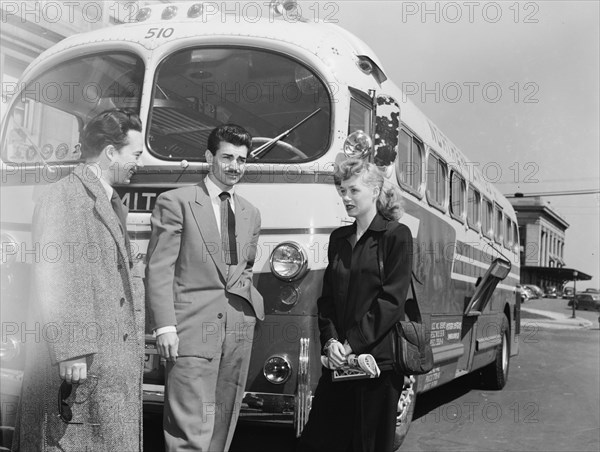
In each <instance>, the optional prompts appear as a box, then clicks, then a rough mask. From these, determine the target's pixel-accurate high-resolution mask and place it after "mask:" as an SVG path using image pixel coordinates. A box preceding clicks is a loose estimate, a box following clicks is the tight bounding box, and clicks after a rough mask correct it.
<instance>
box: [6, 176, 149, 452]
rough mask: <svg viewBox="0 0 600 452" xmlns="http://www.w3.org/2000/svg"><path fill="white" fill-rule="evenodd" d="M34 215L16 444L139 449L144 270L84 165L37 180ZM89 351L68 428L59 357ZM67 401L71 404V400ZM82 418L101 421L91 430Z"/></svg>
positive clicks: (40, 447) (50, 447) (29, 447)
mask: <svg viewBox="0 0 600 452" xmlns="http://www.w3.org/2000/svg"><path fill="white" fill-rule="evenodd" d="M41 188H42V189H43V193H42V194H41V196H40V197H39V199H38V200H37V203H36V208H35V212H34V218H33V244H34V245H33V246H34V247H35V248H37V249H38V250H39V251H40V252H39V255H37V256H36V259H35V262H34V264H33V283H34V284H33V288H34V290H33V292H34V294H33V300H32V301H31V303H32V305H31V307H30V311H31V314H30V319H29V325H27V327H26V328H27V331H31V332H32V334H30V335H28V336H27V337H26V347H27V362H26V367H25V375H24V381H23V390H22V393H23V394H22V404H21V419H20V422H19V424H20V425H19V427H20V433H21V434H20V435H15V436H16V437H17V439H19V438H20V447H21V450H23V451H29V450H44V451H46V450H93V451H113V450H122V451H128V452H130V451H139V450H141V449H142V428H141V427H142V376H143V367H144V315H145V313H144V295H143V284H142V276H143V274H137V275H136V273H135V271H134V270H135V269H133V268H132V267H131V266H130V262H129V259H128V254H127V250H126V247H125V240H124V235H123V231H122V230H121V225H120V222H119V220H118V218H117V216H116V215H115V213H114V211H113V210H112V207H111V204H110V201H109V199H108V197H107V196H106V191H105V190H104V188H103V187H102V185H101V184H100V182H99V180H98V179H97V177H96V176H95V174H94V173H93V172H91V171H88V170H86V166H85V165H79V166H77V167H76V168H75V169H74V171H73V173H72V174H70V175H68V176H66V177H65V178H63V179H61V180H60V181H59V182H57V183H53V184H50V185H45V186H41ZM82 356H87V358H88V359H87V363H88V375H89V374H92V375H94V376H95V377H96V378H92V377H90V378H88V381H87V382H86V383H84V384H81V385H77V386H73V393H72V399H73V400H72V399H71V398H70V399H68V402H69V404H70V406H71V409H72V411H73V419H72V421H73V422H84V423H85V425H69V424H66V423H64V422H62V421H61V420H60V419H59V418H58V416H57V414H58V408H57V397H58V390H59V387H60V384H61V382H62V380H61V379H60V378H59V372H58V362H60V361H65V360H69V359H74V358H78V357H82ZM73 402H74V403H73ZM89 423H99V424H100V427H92V426H90V425H89Z"/></svg>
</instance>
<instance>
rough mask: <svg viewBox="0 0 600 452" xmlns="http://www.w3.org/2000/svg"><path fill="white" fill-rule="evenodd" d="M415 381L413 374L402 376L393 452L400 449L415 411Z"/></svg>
mask: <svg viewBox="0 0 600 452" xmlns="http://www.w3.org/2000/svg"><path fill="white" fill-rule="evenodd" d="M416 386H417V383H416V380H415V377H414V376H410V377H404V387H403V388H402V394H400V400H399V401H398V415H397V416H396V435H395V437H394V452H396V451H398V450H400V446H401V445H402V443H403V442H404V438H406V435H407V434H408V428H409V427H410V422H411V421H412V417H413V413H414V411H415V404H416V400H417V394H415V389H416Z"/></svg>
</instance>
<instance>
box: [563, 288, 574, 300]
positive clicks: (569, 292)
mask: <svg viewBox="0 0 600 452" xmlns="http://www.w3.org/2000/svg"><path fill="white" fill-rule="evenodd" d="M574 294H575V289H574V288H573V287H565V288H564V289H563V295H562V297H563V298H568V299H570V298H573V295H574Z"/></svg>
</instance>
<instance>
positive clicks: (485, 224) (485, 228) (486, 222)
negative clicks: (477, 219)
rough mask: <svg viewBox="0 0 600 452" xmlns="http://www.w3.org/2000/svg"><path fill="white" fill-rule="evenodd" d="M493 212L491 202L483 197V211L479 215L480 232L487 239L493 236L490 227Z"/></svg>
mask: <svg viewBox="0 0 600 452" xmlns="http://www.w3.org/2000/svg"><path fill="white" fill-rule="evenodd" d="M493 214H494V210H493V208H492V203H491V202H490V201H489V200H488V199H484V201H483V213H482V217H481V232H483V235H484V236H486V237H487V238H488V239H491V238H492V237H493V235H492V234H493V227H492V217H493Z"/></svg>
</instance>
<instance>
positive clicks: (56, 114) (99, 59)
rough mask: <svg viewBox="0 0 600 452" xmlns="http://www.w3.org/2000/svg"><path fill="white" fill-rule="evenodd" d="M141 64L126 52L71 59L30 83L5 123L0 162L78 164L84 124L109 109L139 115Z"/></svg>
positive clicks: (21, 92)
mask: <svg viewBox="0 0 600 452" xmlns="http://www.w3.org/2000/svg"><path fill="white" fill-rule="evenodd" d="M143 79H144V64H143V62H142V60H141V58H139V57H138V56H136V55H134V54H130V53H126V52H104V53H99V54H94V55H89V56H85V57H80V58H75V59H71V60H68V61H64V62H62V63H59V64H57V65H56V66H53V67H52V68H51V69H49V70H47V71H46V72H44V73H42V74H41V75H39V76H36V77H34V78H33V79H32V80H31V81H30V82H28V83H27V85H26V86H23V87H22V89H21V90H20V92H19V93H18V94H17V95H18V96H19V97H18V98H17V99H16V100H15V102H14V103H13V105H12V107H11V109H10V111H9V113H8V114H7V117H6V121H5V124H6V131H5V135H4V136H5V139H4V143H2V159H3V160H4V161H5V162H12V163H25V164H28V163H71V162H76V161H78V160H80V158H81V151H80V146H79V136H80V133H81V131H82V129H83V127H84V126H85V124H86V123H87V122H88V121H89V120H90V119H91V118H93V117H94V116H96V115H97V114H99V113H101V112H103V111H104V110H108V109H111V108H126V109H130V110H132V111H134V112H139V109H140V94H141V88H142V83H143Z"/></svg>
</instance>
